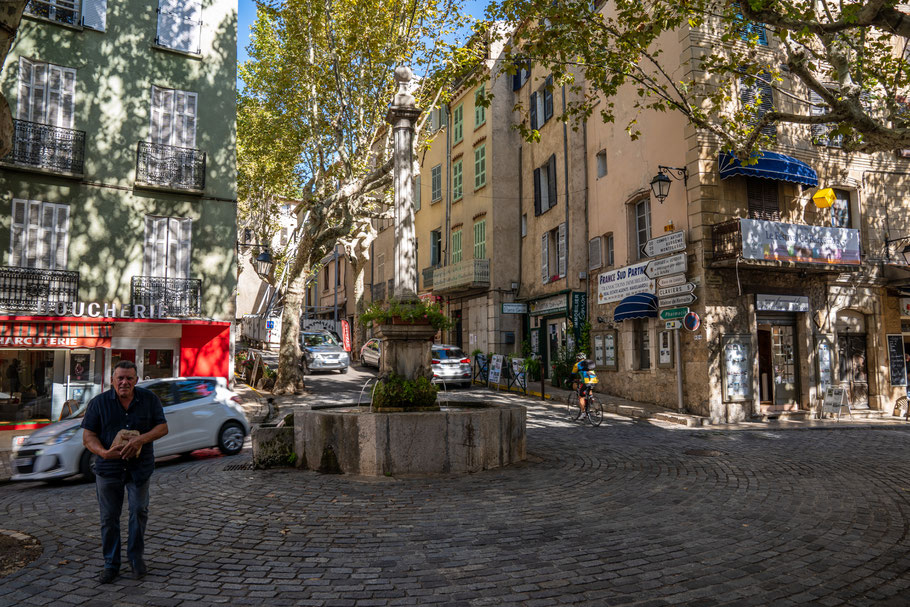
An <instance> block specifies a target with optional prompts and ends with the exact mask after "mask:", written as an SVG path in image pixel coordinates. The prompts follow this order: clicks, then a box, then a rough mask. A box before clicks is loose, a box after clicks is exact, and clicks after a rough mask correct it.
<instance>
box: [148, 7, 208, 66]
mask: <svg viewBox="0 0 910 607" xmlns="http://www.w3.org/2000/svg"><path fill="white" fill-rule="evenodd" d="M201 34H202V3H201V2H200V1H199V0H160V2H159V3H158V36H157V37H156V38H155V44H157V45H158V46H163V47H165V48H169V49H173V50H176V51H182V52H184V53H192V54H194V55H200V54H202V47H201Z"/></svg>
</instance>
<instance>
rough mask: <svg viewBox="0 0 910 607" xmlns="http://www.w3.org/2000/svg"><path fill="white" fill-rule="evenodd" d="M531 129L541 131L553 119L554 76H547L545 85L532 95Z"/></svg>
mask: <svg viewBox="0 0 910 607" xmlns="http://www.w3.org/2000/svg"><path fill="white" fill-rule="evenodd" d="M530 109H531V128H532V129H538V130H539V129H540V128H541V127H542V126H543V125H544V124H546V123H547V121H549V120H550V118H552V117H553V76H547V79H546V80H545V81H544V85H543V86H542V87H540V88H539V89H538V90H536V91H535V92H533V93H531V108H530Z"/></svg>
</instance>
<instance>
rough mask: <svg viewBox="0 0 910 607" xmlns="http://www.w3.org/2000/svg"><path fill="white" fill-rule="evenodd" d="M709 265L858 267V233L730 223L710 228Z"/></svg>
mask: <svg viewBox="0 0 910 607" xmlns="http://www.w3.org/2000/svg"><path fill="white" fill-rule="evenodd" d="M711 240H712V243H713V253H714V255H713V262H712V263H713V264H715V265H716V264H718V263H719V262H728V261H731V260H734V259H737V258H739V259H741V260H743V261H746V262H783V263H800V264H818V265H819V267H829V268H830V267H832V266H844V265H859V263H860V243H859V230H854V229H851V228H829V227H826V226H814V225H805V224H793V223H783V222H780V221H765V220H761V219H745V218H740V219H733V220H730V221H725V222H722V223H718V224H714V225H713V226H711Z"/></svg>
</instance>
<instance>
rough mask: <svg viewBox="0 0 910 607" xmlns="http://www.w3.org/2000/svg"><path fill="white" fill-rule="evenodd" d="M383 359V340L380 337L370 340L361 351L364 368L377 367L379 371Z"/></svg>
mask: <svg viewBox="0 0 910 607" xmlns="http://www.w3.org/2000/svg"><path fill="white" fill-rule="evenodd" d="M381 358H382V340H381V339H379V338H378V337H374V338H373V339H371V340H369V341H368V342H367V343H365V344H363V347H362V348H361V349H360V364H361V365H363V366H364V367H376V368H377V369H378V368H379V360H380V359H381Z"/></svg>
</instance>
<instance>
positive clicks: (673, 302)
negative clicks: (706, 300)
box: [657, 293, 697, 308]
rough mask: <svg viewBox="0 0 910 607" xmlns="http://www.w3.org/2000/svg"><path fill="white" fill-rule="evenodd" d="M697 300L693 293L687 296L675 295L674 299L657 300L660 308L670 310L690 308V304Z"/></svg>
mask: <svg viewBox="0 0 910 607" xmlns="http://www.w3.org/2000/svg"><path fill="white" fill-rule="evenodd" d="M696 299H697V298H696V297H695V296H694V295H692V294H691V293H686V294H685V295H674V296H673V297H665V298H663V299H658V300H657V307H658V308H670V307H673V306H688V305H689V304H690V303H692V302H694V301H695V300H696Z"/></svg>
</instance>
